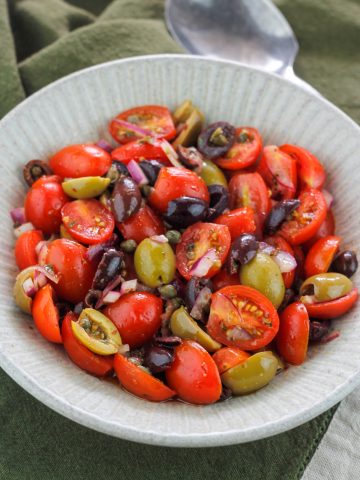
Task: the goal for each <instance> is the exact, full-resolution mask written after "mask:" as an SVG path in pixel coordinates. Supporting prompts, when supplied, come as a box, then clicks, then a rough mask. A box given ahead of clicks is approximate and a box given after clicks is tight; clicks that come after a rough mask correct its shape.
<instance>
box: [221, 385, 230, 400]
mask: <svg viewBox="0 0 360 480" xmlns="http://www.w3.org/2000/svg"><path fill="white" fill-rule="evenodd" d="M231 397H232V391H231V389H230V388H228V387H224V386H223V388H222V392H221V395H220V398H219V402H225V400H229V398H231Z"/></svg>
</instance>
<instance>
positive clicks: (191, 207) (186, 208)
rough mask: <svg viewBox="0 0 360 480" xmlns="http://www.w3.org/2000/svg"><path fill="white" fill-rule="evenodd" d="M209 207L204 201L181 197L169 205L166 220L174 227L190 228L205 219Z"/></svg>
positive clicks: (165, 215)
mask: <svg viewBox="0 0 360 480" xmlns="http://www.w3.org/2000/svg"><path fill="white" fill-rule="evenodd" d="M207 211H208V206H207V204H206V202H204V200H201V199H200V198H193V197H179V198H176V199H175V200H171V201H170V202H169V203H168V207H167V210H166V212H165V214H164V219H165V220H166V222H167V223H169V224H170V225H173V226H174V227H179V228H180V227H182V228H184V227H188V226H189V225H192V224H193V223H196V222H201V221H202V220H204V219H205V217H206V215H207Z"/></svg>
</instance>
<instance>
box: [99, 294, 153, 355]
mask: <svg viewBox="0 0 360 480" xmlns="http://www.w3.org/2000/svg"><path fill="white" fill-rule="evenodd" d="M104 314H105V315H106V316H107V317H109V318H110V320H111V321H112V322H113V323H114V324H115V325H116V327H117V329H118V330H119V332H120V336H121V339H122V341H123V343H128V344H129V345H130V348H135V347H140V346H141V345H144V343H146V342H148V341H149V340H150V339H151V337H152V336H153V335H154V334H155V332H156V331H157V330H158V329H159V327H160V325H161V314H162V300H161V298H159V297H157V296H155V295H153V294H152V293H148V292H132V293H127V294H125V295H123V296H122V297H120V298H119V300H117V301H116V302H114V303H112V304H110V305H108V306H107V307H106V308H105V310H104Z"/></svg>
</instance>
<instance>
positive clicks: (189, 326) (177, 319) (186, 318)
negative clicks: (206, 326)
mask: <svg viewBox="0 0 360 480" xmlns="http://www.w3.org/2000/svg"><path fill="white" fill-rule="evenodd" d="M170 330H171V331H172V333H173V334H174V335H177V336H178V337H180V338H184V339H189V340H195V341H197V342H198V343H200V345H201V346H202V347H204V348H205V350H207V351H208V352H216V350H219V349H220V348H221V344H220V343H218V342H216V341H215V340H213V339H212V338H211V337H210V335H208V334H207V333H206V332H204V330H202V329H201V328H200V327H199V325H198V324H197V323H196V322H195V320H193V319H192V318H191V316H190V315H189V314H188V312H187V311H186V310H185V308H184V307H180V308H179V309H177V310H175V312H174V313H173V314H172V315H171V318H170Z"/></svg>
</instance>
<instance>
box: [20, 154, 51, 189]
mask: <svg viewBox="0 0 360 480" xmlns="http://www.w3.org/2000/svg"><path fill="white" fill-rule="evenodd" d="M23 174H24V179H25V182H26V183H27V184H28V185H29V187H31V185H32V184H33V183H34V182H35V181H36V180H38V179H39V178H40V177H42V176H44V175H51V174H52V170H51V168H50V167H49V165H48V164H47V163H46V162H44V161H43V160H30V162H27V164H26V165H25V167H24V170H23Z"/></svg>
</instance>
